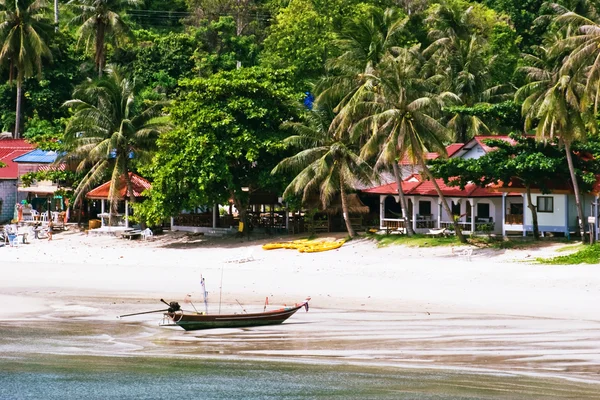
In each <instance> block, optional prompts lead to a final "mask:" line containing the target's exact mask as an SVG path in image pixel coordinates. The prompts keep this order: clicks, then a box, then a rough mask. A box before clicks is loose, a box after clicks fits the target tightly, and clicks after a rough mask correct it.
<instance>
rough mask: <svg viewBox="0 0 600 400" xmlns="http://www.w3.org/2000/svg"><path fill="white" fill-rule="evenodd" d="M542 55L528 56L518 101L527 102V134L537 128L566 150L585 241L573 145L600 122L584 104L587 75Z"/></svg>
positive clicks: (524, 107) (545, 52)
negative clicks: (523, 84)
mask: <svg viewBox="0 0 600 400" xmlns="http://www.w3.org/2000/svg"><path fill="white" fill-rule="evenodd" d="M539 52H540V55H539V56H537V57H536V56H533V55H526V56H525V60H526V62H527V63H528V64H529V66H527V67H523V68H522V70H523V71H524V72H525V73H526V75H527V80H528V83H527V84H526V85H525V86H523V87H521V88H520V89H519V90H518V91H517V93H516V95H515V98H516V99H517V101H522V102H523V105H522V113H523V115H524V116H525V130H526V131H527V130H528V129H530V128H532V127H535V133H536V136H537V138H538V139H539V140H544V141H548V140H553V139H558V140H559V143H560V144H562V145H563V146H564V150H565V154H566V157H567V162H568V165H569V172H570V177H571V184H572V185H573V191H574V193H575V203H576V205H577V215H578V226H579V232H580V235H581V238H582V240H583V241H585V238H584V236H585V223H584V221H583V207H582V204H581V198H580V190H579V184H578V182H577V177H576V173H575V167H574V165H573V157H572V151H571V147H572V144H573V142H575V141H577V140H585V139H586V137H587V132H588V129H590V131H592V132H594V131H595V130H596V121H595V118H594V113H593V112H592V109H591V107H589V106H588V103H587V102H586V101H584V95H585V89H586V86H585V80H584V78H585V77H584V76H582V75H583V74H582V72H583V71H582V70H575V69H571V70H569V69H566V68H564V67H563V68H561V63H560V59H561V57H559V56H558V55H557V53H551V52H550V51H549V50H548V49H545V48H540V50H539Z"/></svg>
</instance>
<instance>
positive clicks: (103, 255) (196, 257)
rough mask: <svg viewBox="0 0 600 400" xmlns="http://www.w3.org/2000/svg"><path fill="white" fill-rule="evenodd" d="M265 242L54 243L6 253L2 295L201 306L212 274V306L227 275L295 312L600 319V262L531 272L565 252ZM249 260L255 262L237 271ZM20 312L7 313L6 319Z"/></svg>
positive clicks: (0, 255)
mask: <svg viewBox="0 0 600 400" xmlns="http://www.w3.org/2000/svg"><path fill="white" fill-rule="evenodd" d="M265 242H266V240H261V241H250V242H247V241H242V240H232V239H227V240H225V239H212V240H207V241H205V242H202V238H201V237H188V236H185V235H182V234H179V235H177V234H171V235H166V236H162V237H160V236H159V237H157V238H156V239H155V240H154V241H148V242H144V241H139V240H138V241H130V240H125V239H117V238H113V237H93V236H86V235H83V234H80V233H71V232H66V233H63V234H59V235H55V240H53V241H34V242H33V243H32V244H27V245H23V246H21V247H18V248H9V247H4V248H0V260H1V261H0V273H1V276H2V279H1V280H0V295H2V294H4V295H13V296H14V295H16V294H17V292H24V291H26V292H27V296H32V297H37V295H42V296H43V295H44V293H49V292H54V294H55V296H54V297H55V298H56V297H57V296H56V293H64V294H68V295H71V296H81V297H86V296H88V297H93V296H105V295H110V296H115V297H119V298H127V297H138V298H147V299H149V300H150V299H156V298H160V297H164V298H169V299H172V300H178V301H181V300H183V299H184V298H185V296H186V294H191V295H192V296H193V299H194V300H195V301H201V299H202V296H201V293H202V292H201V287H200V276H201V275H202V276H204V277H205V278H206V281H207V290H208V291H209V292H210V300H211V302H213V303H214V302H215V301H218V297H217V294H218V291H219V285H220V282H221V273H223V291H222V295H223V300H224V301H227V302H235V299H238V300H239V301H241V302H244V303H246V304H262V302H263V301H264V298H265V296H270V299H271V302H274V303H293V302H298V301H301V300H303V299H304V298H305V297H306V296H311V297H312V302H311V304H313V305H314V306H315V307H322V308H341V309H365V310H394V311H407V312H411V311H423V312H451V313H482V314H505V315H520V316H532V317H553V318H573V319H590V320H599V319H600V318H599V314H598V311H597V305H598V300H600V265H592V266H590V265H580V266H541V265H532V264H528V263H526V261H527V260H532V259H534V258H535V257H538V256H548V255H552V254H555V253H554V250H555V249H556V247H557V246H553V247H549V248H541V249H537V250H526V251H525V250H509V251H492V250H480V249H475V250H474V253H473V256H472V259H471V261H468V260H465V259H464V258H463V257H460V256H458V255H457V254H458V253H459V249H453V248H450V247H438V248H421V249H419V248H407V247H404V246H392V247H388V248H377V247H376V245H375V244H374V243H373V242H371V241H367V240H357V241H352V242H350V243H348V244H346V245H344V246H343V247H342V248H341V249H339V250H334V251H329V252H323V253H312V254H302V253H298V252H297V251H295V250H271V251H265V250H262V248H261V245H262V244H263V243H265ZM178 247H184V248H178ZM248 256H250V257H251V258H253V261H250V262H243V263H236V262H227V261H236V260H243V259H245V258H247V257H248ZM34 292H38V293H34ZM31 304H35V307H38V308H39V303H31ZM31 304H23V305H22V307H30V306H32V305H31ZM135 306H136V305H135V304H134V305H132V307H135ZM11 308H13V307H7V306H5V305H4V304H3V306H1V307H0V318H1V317H2V316H3V315H5V314H7V313H8V312H11Z"/></svg>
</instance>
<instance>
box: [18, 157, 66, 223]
mask: <svg viewBox="0 0 600 400" xmlns="http://www.w3.org/2000/svg"><path fill="white" fill-rule="evenodd" d="M58 156H59V155H58V153H57V152H55V151H51V150H42V149H35V150H31V151H29V152H27V153H25V154H23V155H21V156H20V157H18V158H15V160H14V162H15V163H16V164H17V165H18V172H19V178H21V177H22V176H23V175H25V174H27V173H30V172H39V171H48V170H52V169H59V170H64V169H65V168H66V165H65V164H58V165H56V164H55V162H56V159H57V158H58ZM17 190H18V192H19V193H21V194H23V196H25V197H26V198H27V200H28V201H29V203H30V204H31V205H32V207H33V209H35V210H37V211H38V212H44V211H48V209H50V211H55V210H64V209H65V204H64V202H63V198H62V196H55V195H54V193H55V192H56V191H57V190H58V184H57V182H52V181H47V180H45V181H34V182H33V183H32V184H31V185H30V186H25V185H23V182H21V180H19V184H18V189H17Z"/></svg>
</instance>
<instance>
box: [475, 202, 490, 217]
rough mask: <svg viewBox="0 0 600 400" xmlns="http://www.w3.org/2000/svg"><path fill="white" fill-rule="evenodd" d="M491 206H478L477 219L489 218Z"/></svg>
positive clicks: (482, 204) (484, 204)
mask: <svg viewBox="0 0 600 400" xmlns="http://www.w3.org/2000/svg"><path fill="white" fill-rule="evenodd" d="M489 217H490V205H489V204H488V203H479V204H477V218H489Z"/></svg>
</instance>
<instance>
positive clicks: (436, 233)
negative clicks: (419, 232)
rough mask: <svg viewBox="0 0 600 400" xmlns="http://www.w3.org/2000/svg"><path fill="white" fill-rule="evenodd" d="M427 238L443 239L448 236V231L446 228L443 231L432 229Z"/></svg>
mask: <svg viewBox="0 0 600 400" xmlns="http://www.w3.org/2000/svg"><path fill="white" fill-rule="evenodd" d="M426 235H427V236H432V237H442V236H447V235H448V230H447V229H446V228H441V229H430V230H429V232H427V233H426Z"/></svg>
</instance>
